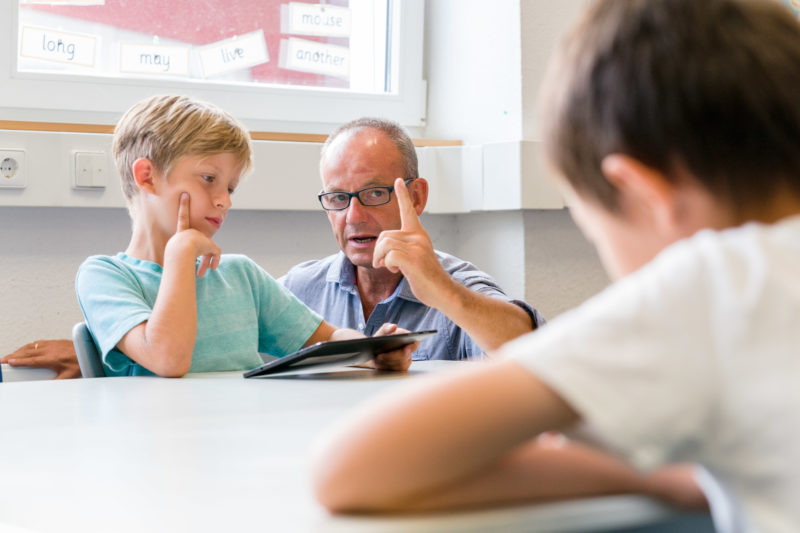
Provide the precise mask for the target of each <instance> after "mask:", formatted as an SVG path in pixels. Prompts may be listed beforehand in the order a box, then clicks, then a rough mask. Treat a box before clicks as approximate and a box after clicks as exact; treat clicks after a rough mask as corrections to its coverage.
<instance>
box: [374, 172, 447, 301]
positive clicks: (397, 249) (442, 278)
mask: <svg viewBox="0 0 800 533" xmlns="http://www.w3.org/2000/svg"><path fill="white" fill-rule="evenodd" d="M412 183H413V182H412ZM394 192H395V194H396V195H397V203H398V205H399V207H400V229H399V230H387V231H383V232H381V234H380V235H379V236H378V240H377V242H376V243H375V253H374V254H373V259H372V266H373V267H375V268H381V267H386V268H388V269H389V270H391V271H392V272H402V273H403V276H405V277H406V279H407V280H408V283H409V284H410V285H411V290H412V291H413V292H414V295H415V296H416V297H417V298H419V299H420V301H421V302H422V303H424V304H425V305H427V306H429V307H434V308H437V309H440V308H441V306H442V304H443V301H442V300H443V299H444V298H445V296H446V294H447V291H446V289H447V288H448V287H452V286H453V284H455V282H454V281H453V280H452V279H451V278H450V276H449V275H448V274H447V272H445V271H444V269H443V268H442V265H441V264H440V263H439V259H438V258H437V257H436V254H435V253H434V251H433V243H432V242H431V238H430V237H429V236H428V232H427V231H425V228H423V227H422V223H421V222H420V221H419V217H417V212H416V210H415V209H414V203H413V202H412V200H411V196H410V195H409V192H408V189H407V188H406V184H405V182H403V179H402V178H397V179H396V180H395V182H394Z"/></svg>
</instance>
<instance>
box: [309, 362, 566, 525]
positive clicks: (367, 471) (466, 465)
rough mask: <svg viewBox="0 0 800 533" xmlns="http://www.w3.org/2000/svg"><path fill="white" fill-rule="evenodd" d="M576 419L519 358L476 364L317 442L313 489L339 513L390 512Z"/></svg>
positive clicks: (411, 387)
mask: <svg viewBox="0 0 800 533" xmlns="http://www.w3.org/2000/svg"><path fill="white" fill-rule="evenodd" d="M533 406H536V408H534V407H533ZM575 419H576V414H575V413H574V412H573V411H572V410H571V409H570V408H569V406H567V405H566V404H564V403H563V402H562V401H561V400H559V399H558V398H557V397H555V395H554V394H553V393H552V392H551V391H550V390H549V389H547V388H546V387H545V386H544V385H543V384H541V383H540V382H539V381H538V380H536V379H535V378H534V377H533V376H532V375H531V374H529V373H528V372H525V371H524V370H523V369H522V368H520V367H519V366H518V365H516V364H514V363H510V362H501V363H491V364H489V365H479V366H475V367H473V366H471V365H470V368H465V369H464V370H462V371H458V372H454V373H451V374H449V375H447V376H435V377H431V378H430V380H424V381H421V382H417V383H411V384H408V385H407V386H406V388H405V389H402V390H398V391H395V392H394V394H387V395H385V396H383V397H381V398H376V399H374V400H373V401H371V402H370V403H369V404H365V405H364V406H363V407H362V408H361V410H360V411H357V412H354V413H353V414H351V415H350V417H349V418H348V419H346V420H345V421H344V423H343V424H340V426H339V427H338V428H337V430H336V431H333V432H330V433H329V434H328V435H327V438H325V439H323V440H321V441H320V443H319V444H318V446H317V447H316V453H315V459H316V460H315V462H314V463H315V469H314V470H315V472H314V489H315V492H316V495H317V497H318V499H319V500H320V502H321V503H322V504H323V505H324V506H326V507H328V508H329V509H331V510H333V511H359V510H360V511H369V510H381V509H390V508H392V507H393V506H397V505H404V504H406V503H407V502H410V501H416V500H417V497H418V496H422V495H427V494H431V493H432V492H435V491H436V490H437V489H438V488H439V487H447V486H454V485H456V484H458V483H459V482H461V481H462V480H466V479H471V478H472V477H473V476H475V475H477V474H478V473H480V472H483V471H485V470H486V469H487V468H488V467H489V466H491V465H493V464H496V463H497V461H499V460H501V459H502V458H503V457H505V456H506V455H507V454H508V453H509V452H511V451H512V450H514V449H516V448H517V447H518V446H520V445H521V444H523V443H525V442H527V441H528V440H529V439H531V438H533V437H534V436H536V435H537V434H538V433H539V432H541V431H545V430H547V429H552V428H557V427H561V426H563V425H565V424H569V423H571V422H574V421H575ZM442 428H447V431H442ZM419 435H425V436H426V437H425V439H422V440H421V439H419ZM481 441H483V445H482V446H477V447H473V446H467V447H465V446H464V445H463V443H465V442H481ZM454 453H455V454H457V457H458V460H457V461H454V460H453V457H454V455H453V454H454Z"/></svg>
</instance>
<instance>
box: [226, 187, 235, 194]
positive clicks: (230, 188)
mask: <svg viewBox="0 0 800 533" xmlns="http://www.w3.org/2000/svg"><path fill="white" fill-rule="evenodd" d="M235 191H236V189H234V188H233V187H228V194H233V193H234V192H235Z"/></svg>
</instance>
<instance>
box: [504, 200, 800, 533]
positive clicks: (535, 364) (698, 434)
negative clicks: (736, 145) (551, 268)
mask: <svg viewBox="0 0 800 533" xmlns="http://www.w3.org/2000/svg"><path fill="white" fill-rule="evenodd" d="M503 353H504V354H505V355H506V356H509V357H512V358H514V359H516V360H517V361H519V362H520V363H521V364H522V365H524V366H525V367H526V368H527V369H529V370H530V371H531V372H533V373H534V374H536V376H537V377H538V378H539V379H541V380H543V381H544V382H545V383H547V384H548V385H549V386H551V387H552V388H553V389H554V390H555V391H557V392H558V394H560V395H561V396H562V397H563V398H564V399H565V400H566V401H567V402H569V403H570V405H572V407H573V408H574V409H576V410H577V411H578V412H579V413H580V414H581V416H582V417H583V420H584V421H585V422H586V427H585V429H587V430H588V431H589V432H590V433H591V434H592V435H593V436H595V437H597V438H599V439H600V440H601V442H602V443H603V444H604V445H605V446H607V447H608V448H609V449H610V450H613V451H616V452H617V453H619V454H620V455H622V456H623V457H625V458H627V459H628V460H629V461H630V462H632V463H633V464H635V465H637V466H638V467H640V468H644V469H650V468H653V467H656V466H659V465H662V464H664V463H667V462H675V461H692V462H696V463H699V464H702V465H703V466H705V467H706V469H707V470H708V471H709V472H710V473H711V474H712V475H713V476H714V477H715V478H716V480H717V481H718V482H719V483H720V485H721V487H722V489H723V490H724V491H725V492H726V493H727V498H729V499H730V500H729V501H731V502H732V503H733V507H734V509H735V511H736V513H738V516H737V517H736V521H737V522H738V525H736V526H734V527H733V529H734V530H740V529H741V530H744V531H764V532H767V531H768V532H776V531H787V532H789V531H791V532H797V531H800V216H794V217H791V218H787V219H785V220H783V221H781V222H779V223H778V224H774V225H760V224H747V225H745V226H743V227H741V228H736V229H730V230H726V231H722V232H714V231H708V230H706V231H702V232H699V233H698V234H696V235H695V236H694V237H692V238H690V239H686V240H683V241H681V242H679V243H676V244H675V245H673V246H670V247H669V248H668V249H666V250H664V251H663V252H662V253H661V254H659V256H658V257H656V258H655V259H654V260H653V261H652V262H651V263H650V264H648V265H646V266H645V267H643V268H641V269H640V270H639V271H637V272H636V273H634V274H632V275H630V276H627V277H626V278H624V279H622V280H620V281H619V282H618V283H615V284H614V285H612V286H611V287H609V288H608V289H607V290H605V291H604V292H602V293H601V294H599V295H597V296H596V297H594V298H592V299H591V300H589V301H588V302H586V303H585V304H584V305H582V306H580V307H579V308H577V309H575V310H573V311H571V312H569V313H566V314H564V315H562V316H560V317H558V318H556V319H554V320H553V321H551V323H550V324H549V325H548V326H547V327H545V328H542V329H541V330H540V331H537V332H535V333H533V334H529V335H527V336H525V337H522V338H520V339H518V340H516V341H513V342H511V343H509V344H507V345H506V346H505V347H504V348H503ZM718 493H719V491H717V494H718ZM707 495H708V496H709V498H710V499H711V500H712V501H711V504H712V508H714V510H715V521H717V527H725V528H726V529H727V528H728V526H726V525H725V524H722V523H720V522H719V518H720V516H718V512H719V510H720V509H721V508H722V505H724V502H722V501H720V500H721V499H718V498H717V497H716V496H714V495H713V494H709V493H707Z"/></svg>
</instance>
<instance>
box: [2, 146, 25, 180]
mask: <svg viewBox="0 0 800 533" xmlns="http://www.w3.org/2000/svg"><path fill="white" fill-rule="evenodd" d="M26 185H27V182H26V176H25V150H0V187H13V188H17V189H19V188H23V187H25V186H26Z"/></svg>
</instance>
